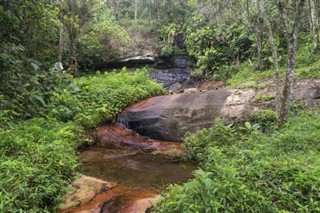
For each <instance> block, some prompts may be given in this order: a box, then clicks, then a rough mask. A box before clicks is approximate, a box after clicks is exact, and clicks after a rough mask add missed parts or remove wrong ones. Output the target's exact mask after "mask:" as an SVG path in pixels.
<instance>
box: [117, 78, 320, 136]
mask: <svg viewBox="0 0 320 213" xmlns="http://www.w3.org/2000/svg"><path fill="white" fill-rule="evenodd" d="M319 91H320V81H319V80H310V79H309V80H302V81H298V82H296V84H295V87H294V89H293V97H294V98H295V99H296V100H299V101H305V102H306V104H307V105H308V106H311V107H318V106H319V105H318V104H319V97H320V96H319ZM274 95H275V93H274V87H267V88H264V89H256V88H252V89H248V88H247V89H245V88H244V89H225V90H210V91H207V92H201V93H190V94H186V93H183V94H174V95H167V96H159V97H153V98H150V99H147V100H144V101H141V102H139V103H136V104H133V105H131V106H129V107H128V108H126V109H125V110H124V111H123V112H122V113H121V114H120V115H119V116H118V122H120V123H122V124H123V125H124V126H126V127H127V128H130V129H132V130H135V131H136V132H138V133H139V134H142V135H145V136H148V137H150V138H152V139H158V140H168V141H181V138H182V137H183V136H184V135H185V133H186V132H194V131H195V130H196V129H197V128H202V127H209V126H211V125H212V124H213V122H214V120H215V118H225V119H226V120H232V119H234V118H237V117H240V116H242V115H243V114H244V113H247V112H252V111H255V110H258V109H260V108H261V107H265V106H273V105H274Z"/></svg>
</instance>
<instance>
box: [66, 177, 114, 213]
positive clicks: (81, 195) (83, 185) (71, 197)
mask: <svg viewBox="0 0 320 213" xmlns="http://www.w3.org/2000/svg"><path fill="white" fill-rule="evenodd" d="M116 185H117V184H116V183H114V182H108V181H103V180H100V179H97V178H94V177H90V176H86V175H80V176H79V177H78V178H77V179H76V180H75V181H74V182H73V183H72V184H70V185H69V192H68V194H67V195H66V198H65V202H64V203H63V204H61V206H60V211H61V212H68V209H70V208H73V207H75V206H78V205H83V204H87V203H89V202H90V201H92V200H93V199H94V198H95V197H96V196H97V195H98V194H101V193H103V192H107V191H109V190H111V189H112V188H113V187H115V186H116Z"/></svg>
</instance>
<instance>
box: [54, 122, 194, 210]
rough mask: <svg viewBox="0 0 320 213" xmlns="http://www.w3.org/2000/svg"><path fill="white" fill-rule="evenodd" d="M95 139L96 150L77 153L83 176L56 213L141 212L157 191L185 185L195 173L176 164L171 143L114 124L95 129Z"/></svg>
mask: <svg viewBox="0 0 320 213" xmlns="http://www.w3.org/2000/svg"><path fill="white" fill-rule="evenodd" d="M96 136H97V140H98V146H96V147H93V148H91V149H88V150H85V151H83V152H81V153H80V158H81V161H82V164H83V165H82V168H83V169H82V173H83V175H81V176H79V178H78V179H77V180H76V181H75V182H74V183H72V184H71V185H70V188H71V192H70V193H69V195H68V198H67V200H66V202H65V203H64V204H63V206H62V208H61V210H60V212H64V213H65V212H70V213H71V212H88V213H100V212H120V213H121V212H123V213H127V212H132V213H135V212H145V211H146V210H148V209H149V208H150V207H151V206H152V205H153V204H154V203H155V202H156V201H157V200H158V199H159V195H160V193H161V190H162V189H163V187H165V186H167V185H168V184H170V183H181V182H185V181H187V180H188V179H190V178H192V171H193V170H194V169H195V168H196V167H195V165H193V164H190V163H183V162H180V161H177V159H176V157H177V156H180V155H182V149H181V145H180V143H177V142H169V141H156V140H150V139H148V138H147V137H143V136H140V135H137V134H135V133H134V132H132V131H129V130H127V129H125V128H124V127H123V126H121V125H117V124H113V125H105V126H102V127H100V128H98V129H97V130H96Z"/></svg>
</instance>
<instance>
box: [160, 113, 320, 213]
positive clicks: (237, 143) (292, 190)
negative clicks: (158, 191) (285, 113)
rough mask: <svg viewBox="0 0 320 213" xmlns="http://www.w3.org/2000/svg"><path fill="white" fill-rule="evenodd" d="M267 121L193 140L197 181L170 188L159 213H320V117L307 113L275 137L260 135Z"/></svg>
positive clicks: (188, 144) (188, 143)
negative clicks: (262, 124) (262, 125)
mask: <svg viewBox="0 0 320 213" xmlns="http://www.w3.org/2000/svg"><path fill="white" fill-rule="evenodd" d="M264 114H265V113H264ZM268 114H270V113H268ZM258 117H259V116H258ZM267 117H268V116H267ZM267 117H265V116H262V117H261V118H263V119H262V120H260V119H257V120H256V121H255V122H256V123H254V124H250V123H248V122H246V123H245V125H243V126H242V125H239V126H231V125H228V126H226V125H224V124H223V122H217V124H216V125H214V126H213V127H211V128H209V129H202V130H199V131H198V132H197V133H195V134H193V135H189V136H187V137H186V138H185V139H184V147H185V150H186V153H187V157H188V158H189V159H195V160H196V161H198V162H199V163H200V169H199V170H197V171H195V172H194V175H195V179H194V180H191V181H189V182H188V183H185V184H183V185H182V186H179V185H171V186H169V192H168V196H166V195H165V194H164V196H165V197H167V198H166V199H164V200H162V201H161V202H160V203H159V204H158V205H157V206H156V208H155V212H221V211H223V212H224V211H227V212H318V211H320V209H319V202H320V197H319V194H320V191H319V183H320V180H319V177H320V170H319V163H320V162H319V151H320V144H319V141H320V134H319V133H320V126H319V123H320V114H319V113H318V112H310V111H301V112H299V113H298V114H296V115H292V116H291V118H290V121H289V122H288V123H287V124H285V125H284V126H280V127H278V128H277V129H276V130H273V131H272V133H270V132H261V131H260V130H259V126H261V122H263V123H265V122H268V121H267V120H266V118H267ZM272 120H274V116H271V122H273V121H272Z"/></svg>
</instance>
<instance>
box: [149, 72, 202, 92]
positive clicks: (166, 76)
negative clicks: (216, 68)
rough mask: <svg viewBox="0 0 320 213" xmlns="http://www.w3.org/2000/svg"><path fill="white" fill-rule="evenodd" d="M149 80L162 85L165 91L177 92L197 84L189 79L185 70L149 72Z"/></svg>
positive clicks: (188, 74)
mask: <svg viewBox="0 0 320 213" xmlns="http://www.w3.org/2000/svg"><path fill="white" fill-rule="evenodd" d="M149 76H150V78H151V79H153V80H154V81H156V82H157V83H160V84H163V87H164V88H165V89H166V90H168V91H169V90H172V91H173V92H178V91H179V90H183V89H186V88H192V87H196V86H197V84H196V82H194V81H193V80H191V79H190V71H189V70H187V69H180V68H176V69H158V70H152V71H150V72H149Z"/></svg>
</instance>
